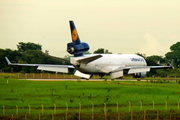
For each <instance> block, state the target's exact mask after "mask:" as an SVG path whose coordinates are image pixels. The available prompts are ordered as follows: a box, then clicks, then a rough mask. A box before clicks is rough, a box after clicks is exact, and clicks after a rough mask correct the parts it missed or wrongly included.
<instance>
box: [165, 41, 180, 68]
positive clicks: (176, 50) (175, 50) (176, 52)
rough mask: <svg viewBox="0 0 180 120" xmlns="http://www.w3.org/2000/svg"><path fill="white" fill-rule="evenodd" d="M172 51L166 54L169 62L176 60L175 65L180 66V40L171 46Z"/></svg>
mask: <svg viewBox="0 0 180 120" xmlns="http://www.w3.org/2000/svg"><path fill="white" fill-rule="evenodd" d="M170 50H171V52H168V53H166V54H165V56H166V58H167V62H168V63H169V64H171V61H172V60H173V61H174V67H175V68H180V42H177V43H176V44H173V45H172V46H171V47H170Z"/></svg>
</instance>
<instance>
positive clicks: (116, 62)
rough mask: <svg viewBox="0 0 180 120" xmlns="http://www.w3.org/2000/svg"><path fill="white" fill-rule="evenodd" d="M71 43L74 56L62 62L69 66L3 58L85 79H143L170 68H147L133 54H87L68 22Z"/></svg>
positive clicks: (72, 24)
mask: <svg viewBox="0 0 180 120" xmlns="http://www.w3.org/2000/svg"><path fill="white" fill-rule="evenodd" d="M69 23H70V31H71V37H72V42H70V43H68V44H67V52H68V53H69V54H72V55H74V57H71V58H70V60H69V61H68V60H64V61H66V62H69V63H71V65H50V64H18V63H11V62H10V61H9V60H8V58H7V57H5V59H6V61H7V63H8V65H20V66H37V69H38V70H42V71H54V72H61V73H68V71H69V70H68V69H75V73H74V75H76V76H80V77H83V78H86V79H89V78H91V77H92V75H99V76H101V77H103V76H104V75H109V77H110V78H111V79H115V78H119V77H123V75H124V74H132V75H133V76H134V78H144V77H145V76H146V72H148V71H150V70H151V69H168V68H172V67H171V66H147V63H146V61H145V59H144V58H143V57H141V56H139V55H135V54H87V55H83V53H85V52H87V51H88V50H89V45H88V44H87V43H85V42H81V41H80V38H79V35H78V33H77V29H76V27H75V24H74V22H73V21H69Z"/></svg>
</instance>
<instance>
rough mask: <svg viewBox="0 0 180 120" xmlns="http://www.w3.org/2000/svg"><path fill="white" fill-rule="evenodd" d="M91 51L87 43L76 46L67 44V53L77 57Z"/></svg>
mask: <svg viewBox="0 0 180 120" xmlns="http://www.w3.org/2000/svg"><path fill="white" fill-rule="evenodd" d="M88 50H89V45H88V44H87V43H85V42H82V43H80V44H78V45H76V44H75V43H74V42H72V43H68V44H67V52H68V53H69V54H74V56H75V57H78V56H82V55H83V53H85V52H87V51H88Z"/></svg>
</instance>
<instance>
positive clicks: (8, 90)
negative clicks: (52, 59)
mask: <svg viewBox="0 0 180 120" xmlns="http://www.w3.org/2000/svg"><path fill="white" fill-rule="evenodd" d="M140 101H141V102H142V110H147V109H148V110H153V101H154V103H155V106H154V110H158V109H159V110H161V111H165V110H166V102H165V101H167V111H169V110H170V109H173V110H174V111H178V103H177V101H180V84H178V83H177V81H168V82H162V83H154V82H152V81H151V82H150V81H149V82H147V81H108V82H107V81H98V82H91V81H89V82H83V81H28V80H17V79H8V83H7V79H5V78H0V106H2V108H1V109H0V116H3V106H5V114H6V115H11V114H16V113H17V111H16V105H17V106H18V114H24V113H25V112H26V113H28V112H29V105H30V107H31V114H34V115H38V114H39V113H40V111H41V110H42V105H43V107H44V111H43V112H44V114H46V115H51V114H52V112H54V109H55V108H54V107H55V106H56V113H59V114H63V115H64V113H65V112H66V103H67V104H68V112H69V113H72V114H73V113H78V112H79V103H80V104H81V113H82V114H83V113H88V114H90V115H91V112H92V103H93V104H94V112H95V114H98V113H101V114H103V113H104V105H105V104H106V107H107V114H108V113H116V111H117V103H118V107H119V110H120V112H129V110H130V109H131V110H132V109H133V111H134V112H136V111H137V112H138V111H140V109H141V104H140ZM104 103H105V104H104ZM130 104H131V106H129V105H130ZM129 107H130V108H129ZM41 112H42V111H41Z"/></svg>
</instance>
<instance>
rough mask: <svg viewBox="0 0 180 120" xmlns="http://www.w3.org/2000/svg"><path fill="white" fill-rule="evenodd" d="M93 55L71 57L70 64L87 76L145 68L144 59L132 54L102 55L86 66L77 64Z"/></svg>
mask: <svg viewBox="0 0 180 120" xmlns="http://www.w3.org/2000/svg"><path fill="white" fill-rule="evenodd" d="M95 55H97V54H89V55H84V56H81V57H71V59H70V62H71V64H73V65H74V67H75V68H76V69H77V70H79V71H81V72H83V73H87V74H96V73H97V74H98V73H104V74H109V73H110V72H111V71H113V70H116V69H119V68H121V67H122V68H123V67H131V66H147V64H146V61H145V60H144V58H142V57H141V56H138V55H133V54H100V55H102V57H101V58H98V59H96V60H94V61H92V62H90V63H88V64H83V63H78V62H77V60H80V59H84V58H87V57H92V56H95ZM77 66H78V67H77Z"/></svg>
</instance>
